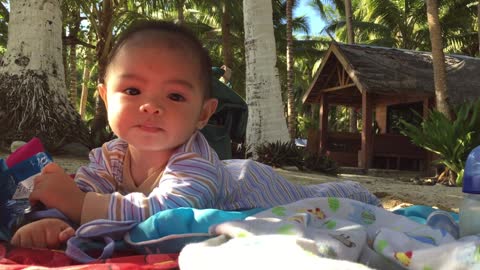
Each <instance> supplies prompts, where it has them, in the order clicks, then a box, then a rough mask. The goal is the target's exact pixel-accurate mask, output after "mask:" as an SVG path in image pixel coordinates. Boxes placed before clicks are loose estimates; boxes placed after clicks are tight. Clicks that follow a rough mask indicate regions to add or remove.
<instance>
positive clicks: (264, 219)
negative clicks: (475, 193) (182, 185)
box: [179, 198, 480, 270]
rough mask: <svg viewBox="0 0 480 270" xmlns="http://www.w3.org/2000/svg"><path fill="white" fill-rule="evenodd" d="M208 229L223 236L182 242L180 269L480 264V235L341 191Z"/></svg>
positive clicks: (471, 266) (466, 266) (423, 268)
mask: <svg viewBox="0 0 480 270" xmlns="http://www.w3.org/2000/svg"><path fill="white" fill-rule="evenodd" d="M435 224H436V223H435ZM210 232H211V233H212V234H213V235H219V237H217V238H214V239H210V240H208V241H204V242H201V243H195V244H189V245H187V246H186V247H185V248H183V249H182V251H181V252H180V257H179V265H180V268H181V269H187V270H188V269H267V268H269V269H275V268H279V269H292V268H295V269H318V265H322V269H369V267H371V268H377V269H421V270H426V269H431V270H434V269H480V236H468V237H464V238H462V239H455V238H454V237H453V236H452V235H451V234H450V233H449V232H448V230H445V229H444V228H443V227H439V228H433V227H431V226H428V225H425V224H420V223H417V222H414V221H412V220H411V219H409V218H407V217H405V216H401V215H397V214H394V213H392V212H389V211H387V210H384V209H382V208H378V207H375V206H372V205H368V204H364V203H361V202H359V201H354V200H350V199H343V198H342V199H341V198H311V199H305V200H301V201H298V202H294V203H291V204H288V205H283V206H277V207H274V208H271V209H268V210H265V211H262V212H260V213H258V214H256V215H253V216H251V217H249V218H247V219H245V220H242V221H230V222H224V223H221V224H218V225H215V226H212V227H211V228H210ZM280 247H281V248H280Z"/></svg>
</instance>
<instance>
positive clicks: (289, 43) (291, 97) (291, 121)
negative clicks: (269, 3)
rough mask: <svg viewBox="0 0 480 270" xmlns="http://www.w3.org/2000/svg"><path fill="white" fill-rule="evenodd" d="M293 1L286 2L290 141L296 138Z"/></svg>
mask: <svg viewBox="0 0 480 270" xmlns="http://www.w3.org/2000/svg"><path fill="white" fill-rule="evenodd" d="M293 3H294V1H293V0H287V7H286V11H287V97H288V100H287V108H288V110H287V115H288V132H289V134H290V139H292V140H293V139H295V136H296V134H295V133H296V126H297V125H296V122H297V121H296V120H297V114H296V112H295V100H294V93H293V81H294V70H293V67H294V61H293V35H292V9H293Z"/></svg>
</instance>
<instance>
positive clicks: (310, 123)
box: [297, 115, 318, 138]
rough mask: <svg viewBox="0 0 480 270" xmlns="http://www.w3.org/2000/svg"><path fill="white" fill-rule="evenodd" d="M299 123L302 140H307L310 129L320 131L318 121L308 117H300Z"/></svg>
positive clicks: (298, 117) (298, 118) (298, 128)
mask: <svg viewBox="0 0 480 270" xmlns="http://www.w3.org/2000/svg"><path fill="white" fill-rule="evenodd" d="M297 123H298V124H297V130H298V131H297V134H298V137H300V138H307V137H308V131H309V130H310V129H318V119H312V118H311V117H308V116H306V115H298V116H297Z"/></svg>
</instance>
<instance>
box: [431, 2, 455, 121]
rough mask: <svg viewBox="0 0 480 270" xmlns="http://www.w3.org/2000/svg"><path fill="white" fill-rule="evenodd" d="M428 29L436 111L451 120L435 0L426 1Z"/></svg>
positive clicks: (440, 30) (440, 31)
mask: <svg viewBox="0 0 480 270" xmlns="http://www.w3.org/2000/svg"><path fill="white" fill-rule="evenodd" d="M427 15H428V16H427V17H428V27H429V29H430V40H431V43H432V62H433V80H434V84H435V101H436V107H437V110H438V111H440V112H441V113H443V114H444V115H445V116H446V117H447V119H452V112H451V108H450V104H449V101H448V93H447V72H446V67H445V55H444V53H443V45H442V29H441V26H440V20H439V18H438V2H437V0H427Z"/></svg>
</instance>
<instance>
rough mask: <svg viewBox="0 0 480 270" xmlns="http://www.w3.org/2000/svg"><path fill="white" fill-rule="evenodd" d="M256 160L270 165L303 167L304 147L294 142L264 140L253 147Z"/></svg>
mask: <svg viewBox="0 0 480 270" xmlns="http://www.w3.org/2000/svg"><path fill="white" fill-rule="evenodd" d="M255 151H256V152H257V155H258V158H257V161H258V162H261V163H264V164H267V165H270V166H272V167H277V168H279V167H283V166H296V167H297V168H299V169H303V156H304V149H303V148H301V147H298V146H296V145H295V143H294V142H280V141H276V142H266V143H263V144H260V145H257V146H256V147H255Z"/></svg>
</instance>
